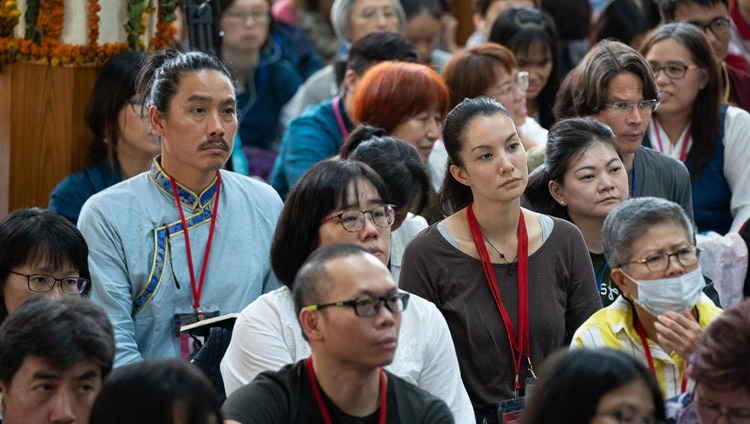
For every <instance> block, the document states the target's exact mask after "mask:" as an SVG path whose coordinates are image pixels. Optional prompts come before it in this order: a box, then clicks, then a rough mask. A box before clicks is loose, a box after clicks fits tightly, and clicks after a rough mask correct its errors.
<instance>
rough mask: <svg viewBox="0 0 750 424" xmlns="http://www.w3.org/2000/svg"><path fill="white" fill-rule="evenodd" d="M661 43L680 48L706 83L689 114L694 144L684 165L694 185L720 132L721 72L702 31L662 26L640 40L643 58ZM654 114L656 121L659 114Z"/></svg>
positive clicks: (684, 26)
mask: <svg viewBox="0 0 750 424" xmlns="http://www.w3.org/2000/svg"><path fill="white" fill-rule="evenodd" d="M664 40H674V41H676V42H678V43H679V44H680V45H682V46H683V47H684V48H685V50H687V51H688V52H689V53H690V59H691V60H692V61H693V62H695V64H696V65H697V66H698V68H699V72H703V73H705V75H706V77H707V79H708V82H707V83H706V86H705V87H703V88H702V89H701V90H700V91H699V92H698V96H697V97H696V98H695V101H694V102H693V106H692V110H691V111H690V131H691V133H692V136H693V140H695V142H694V143H693V146H692V147H691V148H690V152H688V162H689V165H690V177H691V179H692V180H693V181H695V180H697V179H698V177H699V176H700V170H701V168H703V165H705V164H706V163H708V161H710V160H711V157H712V156H713V152H714V150H715V149H716V142H717V141H718V139H719V136H720V135H721V131H722V124H723V123H722V121H721V109H720V107H721V106H720V104H721V74H720V72H721V71H720V69H721V68H720V66H719V61H718V59H716V55H715V54H714V50H713V48H711V45H710V44H709V43H708V39H707V38H706V36H705V34H703V31H701V30H700V29H698V28H697V27H696V26H694V25H691V24H686V23H675V24H666V25H662V26H660V27H659V28H656V30H654V32H652V33H651V34H650V35H649V36H648V38H646V40H644V42H643V45H642V46H641V54H642V55H643V56H644V57H645V56H646V54H648V51H649V50H650V49H651V47H653V46H654V44H656V43H658V42H660V41H664ZM655 113H656V116H657V117H658V116H659V110H658V109H657V110H656V112H655Z"/></svg>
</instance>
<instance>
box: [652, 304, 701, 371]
mask: <svg viewBox="0 0 750 424" xmlns="http://www.w3.org/2000/svg"><path fill="white" fill-rule="evenodd" d="M654 327H655V328H656V341H657V343H659V346H661V347H662V349H664V351H665V352H669V353H670V354H672V353H677V354H678V355H680V356H681V357H683V358H685V359H687V358H688V357H689V356H690V354H691V353H693V351H694V350H695V347H696V346H697V345H698V339H700V337H701V334H703V329H702V328H701V326H700V325H699V324H698V322H697V321H696V320H695V317H693V314H692V312H691V311H690V309H685V310H684V311H683V312H682V314H678V313H677V312H672V311H667V312H665V313H664V314H662V315H659V317H658V318H657V319H656V322H655V323H654Z"/></svg>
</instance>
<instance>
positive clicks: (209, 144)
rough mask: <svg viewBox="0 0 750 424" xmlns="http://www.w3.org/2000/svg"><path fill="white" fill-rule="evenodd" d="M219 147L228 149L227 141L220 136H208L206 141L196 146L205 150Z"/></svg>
mask: <svg viewBox="0 0 750 424" xmlns="http://www.w3.org/2000/svg"><path fill="white" fill-rule="evenodd" d="M217 147H218V148H220V149H222V150H225V151H229V143H227V141H226V140H224V138H223V137H221V136H218V135H217V136H213V137H211V138H209V139H208V140H207V141H205V142H203V143H201V145H200V146H199V147H198V150H206V149H215V148H217Z"/></svg>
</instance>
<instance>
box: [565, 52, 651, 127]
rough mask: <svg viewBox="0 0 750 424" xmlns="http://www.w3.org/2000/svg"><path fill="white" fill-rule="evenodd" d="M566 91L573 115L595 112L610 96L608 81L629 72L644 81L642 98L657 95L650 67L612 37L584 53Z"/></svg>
mask: <svg viewBox="0 0 750 424" xmlns="http://www.w3.org/2000/svg"><path fill="white" fill-rule="evenodd" d="M576 69H577V71H576V72H575V74H574V75H573V77H572V78H573V80H572V81H571V85H570V91H569V94H570V96H571V102H572V106H573V111H574V113H575V116H591V115H596V114H597V113H599V112H600V111H601V110H602V109H604V108H605V107H606V105H607V103H608V102H609V101H610V99H609V83H610V82H611V81H612V79H613V78H615V77H616V76H618V75H620V74H623V73H626V72H630V73H632V74H634V75H635V76H636V77H638V78H639V79H640V80H641V82H642V83H643V98H644V99H658V98H659V92H658V89H657V87H656V81H654V74H653V72H651V67H650V66H649V64H648V63H647V62H646V59H644V58H643V56H641V55H640V54H639V53H638V52H637V51H635V50H633V48H632V47H630V46H628V45H626V44H623V43H621V42H619V41H614V40H602V41H600V42H598V43H597V44H596V45H595V46H594V47H592V48H591V50H589V52H588V53H586V56H584V57H583V60H581V63H579V64H578V66H577V67H576Z"/></svg>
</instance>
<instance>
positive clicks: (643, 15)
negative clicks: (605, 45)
mask: <svg viewBox="0 0 750 424" xmlns="http://www.w3.org/2000/svg"><path fill="white" fill-rule="evenodd" d="M660 21H661V15H660V14H659V7H658V6H657V5H656V2H655V1H654V0H612V1H610V2H609V3H608V4H607V5H606V6H605V7H604V9H603V10H602V12H601V13H600V14H599V18H597V20H596V24H595V25H594V41H597V42H598V41H601V40H604V39H606V38H614V39H617V40H619V41H621V42H623V43H625V44H627V45H629V46H631V47H632V42H633V40H634V39H635V37H636V36H638V35H639V34H643V33H645V32H646V31H650V30H652V29H654V28H656V26H657V25H659V22H660Z"/></svg>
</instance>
